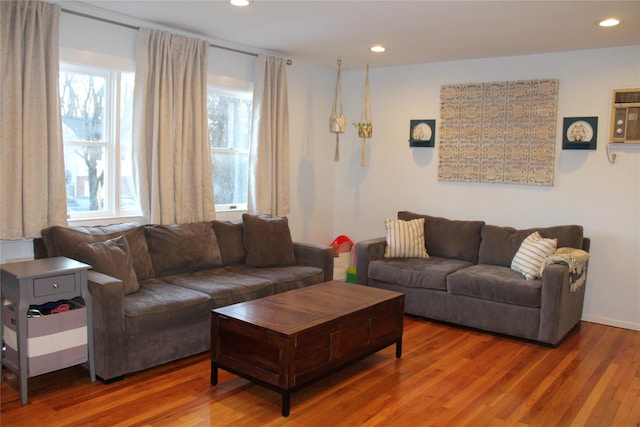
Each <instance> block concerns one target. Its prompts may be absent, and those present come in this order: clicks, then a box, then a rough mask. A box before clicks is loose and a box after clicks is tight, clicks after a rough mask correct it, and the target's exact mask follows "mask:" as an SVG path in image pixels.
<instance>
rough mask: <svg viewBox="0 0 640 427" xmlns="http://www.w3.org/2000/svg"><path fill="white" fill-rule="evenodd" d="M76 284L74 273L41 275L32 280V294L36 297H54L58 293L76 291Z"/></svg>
mask: <svg viewBox="0 0 640 427" xmlns="http://www.w3.org/2000/svg"><path fill="white" fill-rule="evenodd" d="M76 286H77V284H76V275H75V274H61V275H59V276H48V277H41V278H38V279H34V280H33V296H34V297H36V298H37V297H47V296H52V297H55V296H56V295H58V294H64V293H67V292H74V291H76V290H77V288H76ZM54 299H55V298H54Z"/></svg>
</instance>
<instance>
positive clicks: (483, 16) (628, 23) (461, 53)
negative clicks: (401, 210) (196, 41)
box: [58, 0, 640, 69]
mask: <svg viewBox="0 0 640 427" xmlns="http://www.w3.org/2000/svg"><path fill="white" fill-rule="evenodd" d="M58 3H59V4H60V5H61V6H62V7H63V9H70V10H76V11H78V10H79V9H82V11H83V12H85V13H88V14H92V15H97V16H102V17H107V18H109V19H112V20H115V21H118V22H127V23H132V22H133V23H136V24H137V25H146V24H147V23H148V24H151V25H149V26H153V25H156V26H163V27H164V26H167V27H171V28H175V29H178V30H182V31H185V32H188V33H191V34H196V35H200V36H204V37H206V38H208V39H210V41H213V42H219V43H217V44H221V45H224V46H229V47H235V48H240V49H243V48H246V49H244V50H248V51H250V52H257V51H261V52H263V53H270V54H275V55H278V56H283V57H287V58H290V59H293V60H294V61H295V60H296V59H298V60H303V61H305V62H309V63H313V64H319V65H324V66H328V67H334V66H335V65H336V60H337V59H338V58H340V59H342V61H343V68H344V69H361V68H364V67H365V66H366V64H370V65H371V67H390V66H399V65H410V64H423V63H430V62H442V61H452V60H464V59H477V58H489V57H501V56H514V55H530V54H538V53H550V52H562V51H571V50H581V49H594V48H606V47H615V46H628V45H640V1H639V0H636V1H579V0H573V1H540V0H539V1H514V0H512V1H482V0H474V1H453V0H449V1H381V0H378V1H362V0H361V1H328V0H323V1H304V0H298V1H268V0H254V1H253V3H252V4H251V5H250V6H249V7H245V8H237V7H233V6H231V5H229V4H228V2H227V1H223V0H206V1H204V0H201V1H188V0H182V1H168V0H158V1H154V0H128V1H122V0H119V1H112V0H82V1H58ZM612 16H613V17H617V18H618V19H620V20H621V21H622V23H621V25H619V26H617V27H614V28H600V27H598V26H597V25H596V23H597V22H598V21H600V20H601V19H604V18H608V17H612ZM374 44H383V45H384V46H386V48H387V51H386V52H384V53H382V54H374V53H372V52H370V51H369V48H370V47H371V46H372V45H374Z"/></svg>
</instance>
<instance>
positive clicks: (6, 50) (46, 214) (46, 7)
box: [0, 1, 67, 240]
mask: <svg viewBox="0 0 640 427" xmlns="http://www.w3.org/2000/svg"><path fill="white" fill-rule="evenodd" d="M59 22H60V7H59V6H57V5H53V4H49V3H42V2H40V1H0V55H2V60H1V65H0V76H1V77H0V80H1V84H0V93H1V96H0V99H1V101H0V159H1V160H0V162H1V163H0V179H1V190H0V239H4V240H16V239H22V238H32V237H37V236H39V235H40V230H41V229H42V228H45V227H48V226H50V225H66V224H67V197H66V191H65V180H64V166H63V165H64V146H63V142H62V124H61V119H60V99H59V96H58V69H59V60H58V30H59Z"/></svg>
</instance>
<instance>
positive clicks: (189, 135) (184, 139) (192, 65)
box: [133, 28, 215, 224]
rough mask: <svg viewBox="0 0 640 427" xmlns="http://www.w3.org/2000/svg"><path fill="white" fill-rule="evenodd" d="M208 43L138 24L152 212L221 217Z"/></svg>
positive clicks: (141, 146)
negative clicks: (210, 119) (215, 174)
mask: <svg viewBox="0 0 640 427" xmlns="http://www.w3.org/2000/svg"><path fill="white" fill-rule="evenodd" d="M208 47H209V46H208V43H207V42H205V41H202V40H196V39H191V38H186V37H182V36H178V35H174V34H170V33H166V32H162V31H155V30H149V29H145V28H142V29H140V30H139V32H138V47H137V55H136V81H135V94H134V101H133V110H134V112H133V114H134V129H133V144H134V155H135V156H136V159H135V160H136V161H135V162H134V164H135V165H136V168H137V171H136V177H137V179H138V188H139V189H140V202H141V205H142V210H143V213H144V216H145V219H146V220H147V221H149V222H151V223H157V224H172V223H178V224H179V223H186V222H195V221H207V220H211V219H214V218H215V205H214V202H213V181H212V172H211V152H210V148H209V133H208V124H207V49H208Z"/></svg>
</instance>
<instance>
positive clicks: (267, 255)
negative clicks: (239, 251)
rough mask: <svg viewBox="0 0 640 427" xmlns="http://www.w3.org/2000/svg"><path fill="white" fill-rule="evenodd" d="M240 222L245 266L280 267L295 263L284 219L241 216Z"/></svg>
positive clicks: (285, 219)
mask: <svg viewBox="0 0 640 427" xmlns="http://www.w3.org/2000/svg"><path fill="white" fill-rule="evenodd" d="M242 222H243V228H244V248H245V250H246V251H247V258H246V265H247V266H249V267H280V266H286V265H294V264H295V263H296V258H295V255H294V252H293V241H292V240H291V232H290V231H289V221H288V220H287V218H286V217H272V216H269V215H249V214H243V215H242Z"/></svg>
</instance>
